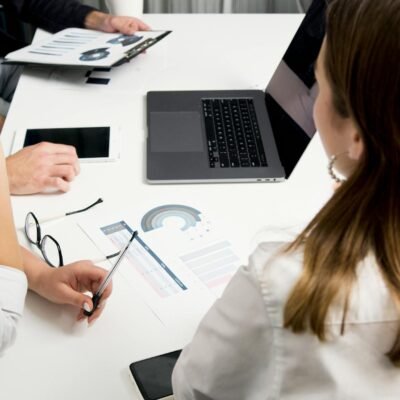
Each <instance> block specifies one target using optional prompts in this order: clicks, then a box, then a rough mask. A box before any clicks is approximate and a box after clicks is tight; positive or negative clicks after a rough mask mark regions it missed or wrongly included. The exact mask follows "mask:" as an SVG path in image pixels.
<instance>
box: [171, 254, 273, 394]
mask: <svg viewBox="0 0 400 400" xmlns="http://www.w3.org/2000/svg"><path fill="white" fill-rule="evenodd" d="M256 253H257V252H256ZM255 258H257V256H254V255H253V257H252V261H251V262H250V265H252V264H253V263H254V261H255V260H254V259H255ZM272 352H273V329H272V326H271V324H270V321H269V318H268V313H267V310H266V307H265V302H264V299H263V297H262V293H261V289H260V284H259V281H258V279H257V276H256V272H255V271H254V269H253V268H252V267H242V268H240V269H239V271H238V272H237V273H236V275H235V276H234V277H233V278H232V280H231V282H230V283H229V285H228V286H227V288H226V290H225V292H224V294H223V295H222V298H221V299H219V300H217V301H216V303H215V304H214V306H213V307H212V308H211V309H210V311H209V312H208V313H207V315H206V316H205V317H204V319H203V321H202V322H201V323H200V326H199V328H198V330H197V332H196V334H195V336H194V338H193V341H192V342H191V344H190V345H189V346H187V347H186V348H185V349H184V350H183V352H182V354H181V356H180V358H179V360H178V362H177V364H176V367H175V369H174V372H173V376H172V384H173V391H174V397H175V399H177V400H189V399H190V400H200V399H201V400H206V399H207V400H210V399H215V400H225V399H226V400H228V399H229V400H234V399H241V400H243V399H246V400H249V399H252V400H253V399H265V398H266V394H265V390H266V382H268V381H270V382H271V381H272V379H271V380H269V378H271V377H270V376H269V374H270V373H271V371H270V368H269V367H268V364H269V363H270V362H271V361H272V359H273V355H272Z"/></svg>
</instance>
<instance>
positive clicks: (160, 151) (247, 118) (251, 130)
mask: <svg viewBox="0 0 400 400" xmlns="http://www.w3.org/2000/svg"><path fill="white" fill-rule="evenodd" d="M325 8H326V1H325V0H314V1H313V3H312V5H311V6H310V8H309V10H308V12H307V14H306V16H305V18H304V20H303V22H302V24H301V25H300V28H299V29H298V31H297V33H296V35H295V37H294V38H293V40H292V42H291V44H290V46H289V48H288V50H287V51H286V53H285V55H284V56H283V59H282V61H281V62H280V64H279V65H278V67H277V69H276V71H275V73H274V75H273V76H272V79H271V80H270V82H269V84H268V86H267V88H266V90H265V91H261V90H222V91H208V90H207V91H164V92H148V93H147V124H148V138H147V180H148V181H149V182H150V183H201V182H265V181H266V182H278V181H282V180H284V179H287V178H288V177H289V176H290V174H291V173H292V171H293V169H294V167H295V166H296V164H297V162H298V161H299V159H300V157H301V155H302V154H303V152H304V150H305V149H306V147H307V145H308V143H309V142H310V140H311V138H312V136H313V135H314V133H315V131H316V129H315V126H314V122H313V104H314V100H315V97H316V94H317V84H316V81H315V77H314V63H315V61H316V59H317V56H318V53H319V50H320V47H321V44H322V41H323V37H324V33H325V23H324V22H325Z"/></svg>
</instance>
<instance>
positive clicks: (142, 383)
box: [129, 350, 181, 400]
mask: <svg viewBox="0 0 400 400" xmlns="http://www.w3.org/2000/svg"><path fill="white" fill-rule="evenodd" d="M180 354H181V350H177V351H172V352H171V353H167V354H162V355H160V356H156V357H151V358H148V359H146V360H141V361H136V362H134V363H132V364H131V365H130V366H129V370H130V372H131V374H132V377H133V379H134V381H135V383H136V385H137V387H138V389H139V391H140V394H141V395H142V397H143V399H144V400H173V399H174V397H173V394H172V383H171V376H172V370H173V369H174V366H175V363H176V361H177V360H178V357H179V355H180Z"/></svg>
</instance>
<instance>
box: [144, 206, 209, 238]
mask: <svg viewBox="0 0 400 400" xmlns="http://www.w3.org/2000/svg"><path fill="white" fill-rule="evenodd" d="M200 214H201V212H200V211H198V210H196V209H194V208H192V207H188V206H184V205H180V204H167V205H163V206H160V207H156V208H153V209H152V210H150V211H148V212H147V213H146V214H145V215H144V217H143V218H142V223H141V225H142V229H143V232H149V231H152V230H154V229H159V228H162V227H163V226H164V222H165V220H166V219H167V218H171V217H174V218H179V219H181V220H183V222H184V224H183V226H182V228H181V230H182V231H186V230H188V229H189V228H192V227H195V226H196V225H197V224H198V223H199V222H200V221H201V218H200Z"/></svg>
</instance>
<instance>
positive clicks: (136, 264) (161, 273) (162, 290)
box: [100, 221, 187, 297]
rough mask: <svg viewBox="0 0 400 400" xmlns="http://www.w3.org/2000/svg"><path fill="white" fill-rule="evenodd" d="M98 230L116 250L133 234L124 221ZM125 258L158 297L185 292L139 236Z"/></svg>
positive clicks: (176, 277) (168, 269)
mask: <svg viewBox="0 0 400 400" xmlns="http://www.w3.org/2000/svg"><path fill="white" fill-rule="evenodd" d="M100 229H101V231H102V232H103V233H104V234H105V235H106V236H107V237H108V238H109V239H110V240H111V241H112V242H113V243H114V245H115V246H116V247H117V248H122V247H123V246H124V245H125V244H126V242H127V240H128V239H129V237H130V235H131V234H132V233H133V230H132V229H131V228H130V227H129V225H127V224H126V222H124V221H119V222H116V223H113V224H111V225H107V226H103V227H101V228H100ZM126 258H127V260H128V262H129V263H130V264H131V266H132V267H133V268H134V269H135V270H136V271H137V272H138V273H139V274H140V275H141V276H142V277H143V279H144V280H145V281H146V282H147V284H148V285H149V286H150V287H151V288H152V289H153V290H154V291H155V292H156V293H157V294H158V295H159V296H160V297H168V296H171V295H174V294H177V293H180V292H182V291H185V290H187V287H186V286H185V284H184V283H183V282H182V281H181V280H180V279H179V277H178V276H177V275H176V274H175V273H174V272H173V271H172V270H171V269H170V268H169V267H168V266H167V265H166V264H165V263H164V262H163V261H162V260H161V259H160V257H159V256H158V255H157V254H156V253H155V252H154V251H153V250H152V249H151V248H150V247H149V246H148V245H147V244H146V243H145V242H144V241H143V240H142V239H141V238H140V236H137V237H136V240H135V242H134V243H132V246H131V247H130V249H129V250H128V253H127V255H126Z"/></svg>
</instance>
